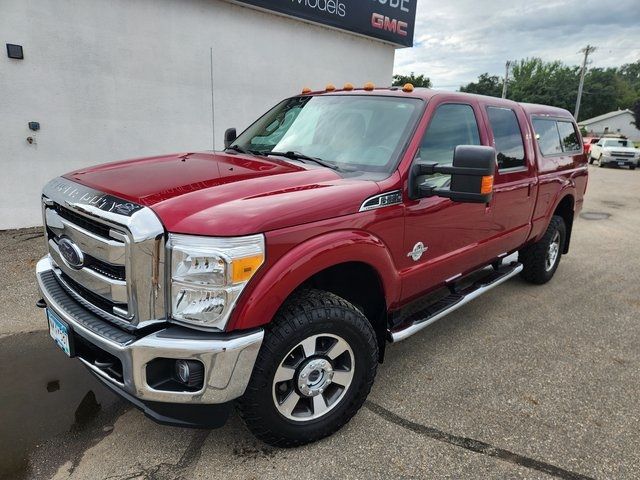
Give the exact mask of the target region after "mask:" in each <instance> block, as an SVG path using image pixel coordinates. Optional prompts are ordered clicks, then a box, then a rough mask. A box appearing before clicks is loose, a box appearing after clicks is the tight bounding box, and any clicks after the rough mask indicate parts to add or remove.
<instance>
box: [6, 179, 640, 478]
mask: <svg viewBox="0 0 640 480" xmlns="http://www.w3.org/2000/svg"><path fill="white" fill-rule="evenodd" d="M590 168H591V174H592V175H591V179H590V183H589V188H588V191H587V197H586V201H585V205H584V209H583V212H584V213H585V214H586V215H583V217H582V218H579V219H578V220H577V222H576V224H575V225H574V236H573V244H572V250H571V253H570V254H569V255H567V256H565V257H563V259H562V262H561V264H560V268H559V270H558V272H557V274H556V277H555V278H554V279H553V281H552V282H551V283H549V284H547V285H545V286H539V287H536V286H531V285H528V284H526V283H525V282H524V281H522V280H520V279H519V278H517V279H514V280H511V281H509V282H507V283H506V284H504V285H502V286H500V287H498V288H496V289H494V290H492V291H491V292H489V293H488V294H487V295H485V296H483V297H481V298H479V299H478V300H476V301H474V302H472V303H471V304H469V305H467V306H465V307H463V308H461V309H460V310H458V311H457V312H455V313H453V314H452V315H450V316H448V317H446V318H445V319H444V320H441V321H440V322H438V323H436V324H434V325H433V326H431V327H430V328H428V329H426V330H424V331H422V332H421V333H419V334H417V335H415V336H413V337H411V338H409V339H408V340H406V341H404V342H401V343H399V344H397V345H393V346H391V347H390V348H389V349H388V350H387V358H386V361H385V363H384V364H383V365H381V367H380V369H379V373H378V377H377V380H376V384H375V386H374V388H373V391H372V392H371V395H370V397H369V401H368V402H367V404H366V406H365V407H364V408H363V409H362V410H361V412H360V413H359V414H358V415H357V416H356V417H355V418H354V419H353V420H352V421H351V423H350V424H349V425H348V426H347V427H346V428H344V429H343V430H342V431H340V432H338V433H337V434H336V435H334V436H333V437H331V438H328V439H325V440H323V441H321V442H318V443H316V444H313V445H308V446H306V447H303V448H298V449H293V450H281V449H275V448H272V447H269V446H267V445H264V444H262V443H260V442H259V441H257V440H255V439H254V438H253V437H252V436H251V435H250V434H249V433H248V431H247V430H246V429H245V428H244V426H243V425H242V423H241V422H240V420H239V418H238V417H237V416H235V415H234V416H232V418H231V420H230V421H229V423H228V424H227V425H226V426H225V427H224V428H221V429H218V430H213V431H204V430H187V429H178V428H171V427H164V426H159V425H156V424H155V423H153V422H152V421H150V420H148V419H146V418H145V417H144V416H143V415H142V414H141V413H140V412H138V411H137V410H136V409H134V408H131V407H129V406H128V405H127V404H126V403H124V402H123V401H121V400H119V399H118V398H116V397H115V396H114V395H113V394H111V393H109V392H107V391H106V390H105V389H104V388H103V387H101V386H100V385H99V383H98V381H97V380H95V379H94V378H93V377H92V376H91V375H90V374H89V373H88V372H86V371H85V370H84V369H83V368H82V367H80V365H79V364H78V363H77V362H76V361H74V360H71V359H67V358H65V357H64V354H63V353H62V352H61V351H59V350H58V349H57V348H56V347H55V346H54V344H53V342H52V341H50V340H49V338H48V332H47V331H46V330H45V328H46V323H45V320H44V314H43V313H42V311H41V310H39V309H37V308H35V306H34V303H35V301H36V300H37V299H38V296H37V292H36V287H35V280H34V272H33V269H34V266H35V262H36V260H37V259H38V258H39V257H40V256H41V255H42V254H43V252H44V242H43V239H42V237H41V235H40V232H39V230H38V229H28V230H19V231H6V232H0V249H1V251H2V255H1V256H0V265H1V266H2V272H3V275H2V279H0V289H1V291H2V294H3V299H4V301H3V308H2V310H1V311H0V378H2V379H3V383H4V385H3V388H2V389H1V390H0V406H1V408H0V425H2V428H1V429H0V432H1V433H0V476H4V477H7V478H58V479H66V478H72V479H96V478H110V479H134V478H136V479H138V478H140V479H143V478H144V479H146V478H148V479H174V478H185V479H186V478H225V479H235V478H238V479H252V478H289V477H296V478H314V479H323V478H367V479H370V478H456V479H459V478H500V479H502V478H554V477H555V478H565V479H571V478H602V479H623V478H628V479H631V478H639V477H640V403H639V398H640V325H639V324H640V261H639V260H638V258H640V171H634V172H632V171H628V170H618V169H600V168H597V167H590ZM592 214H596V215H592Z"/></svg>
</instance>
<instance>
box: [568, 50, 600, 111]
mask: <svg viewBox="0 0 640 480" xmlns="http://www.w3.org/2000/svg"><path fill="white" fill-rule="evenodd" d="M580 51H581V52H582V53H584V61H583V62H582V69H581V70H580V84H579V85H578V98H577V99H576V110H575V113H574V114H573V117H574V118H575V119H576V121H577V120H578V115H579V114H580V101H581V99H582V88H583V87H584V76H585V74H586V73H587V61H588V60H589V54H590V53H593V52H595V51H596V47H594V46H592V45H587V46H586V47H584V48H583V49H582V50H580Z"/></svg>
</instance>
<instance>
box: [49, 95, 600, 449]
mask: <svg viewBox="0 0 640 480" xmlns="http://www.w3.org/2000/svg"><path fill="white" fill-rule="evenodd" d="M225 146H226V149H225V150H224V152H199V153H180V154H175V155H166V156H161V157H153V158H143V159H138V160H131V161H124V162H119V163H112V164H108V165H102V166H96V167H91V168H85V169H82V170H78V171H75V172H72V173H69V174H66V175H64V176H63V177H60V178H57V179H55V180H53V181H51V182H50V183H48V184H47V185H46V186H45V187H44V191H43V195H42V208H43V215H44V225H45V227H44V228H45V235H46V242H47V248H48V252H49V253H48V254H47V255H46V257H44V258H43V259H42V260H40V262H39V263H38V265H37V279H38V283H39V287H40V290H41V292H42V296H43V299H42V300H40V301H39V302H38V304H39V306H41V307H43V308H46V314H47V319H48V323H49V329H50V333H51V336H52V337H53V338H54V340H55V342H56V343H57V344H58V346H59V347H61V348H62V349H63V350H64V352H65V353H66V354H67V355H69V356H73V357H77V358H78V359H79V361H81V362H82V363H83V364H84V365H85V366H86V367H87V368H89V369H90V371H91V372H93V373H94V374H95V375H96V376H97V377H98V378H99V379H101V380H102V381H103V382H104V383H105V384H106V385H107V386H109V387H111V388H112V389H113V390H114V391H116V392H118V393H119V394H120V395H122V396H123V397H125V398H126V399H128V400H129V401H131V402H132V403H133V404H135V405H136V406H137V407H139V408H141V409H142V410H143V411H144V412H145V413H146V414H147V415H148V416H150V417H151V418H153V419H155V420H156V421H159V422H164V423H169V424H175V425H183V426H199V427H214V426H219V425H221V424H223V423H224V422H225V420H226V418H227V415H228V412H229V408H230V405H232V404H235V405H236V406H237V408H238V410H239V412H240V415H241V416H242V417H243V418H244V420H245V421H246V423H247V425H248V427H249V428H250V429H251V431H252V432H253V433H254V434H255V435H256V436H257V437H259V438H261V439H262V440H264V441H266V442H268V443H271V444H273V445H280V446H296V445H301V444H304V443H307V442H311V441H314V440H317V439H319V438H322V437H324V436H326V435H329V434H331V433H332V432H334V431H336V430H337V429H339V428H340V427H341V426H342V425H344V424H345V423H346V422H348V421H349V419H350V418H351V417H352V416H353V415H354V414H355V413H356V411H357V410H358V409H359V408H360V407H361V405H362V404H363V402H364V401H365V398H366V397H367V395H368V393H369V391H370V388H371V386H372V383H373V380H374V377H375V374H376V367H377V364H378V362H380V361H382V359H383V355H384V350H385V346H386V344H387V343H393V342H398V341H400V340H403V339H405V338H407V337H409V336H410V335H412V334H414V333H416V332H418V331H420V330H422V329H423V328H425V327H426V326H428V325H429V324H431V323H432V322H434V321H436V320H438V319H440V318H441V317H443V316H444V315H446V314H447V313H449V312H451V311H453V310H455V309H457V308H459V307H461V306H462V305H464V304H465V303H467V302H468V301H470V300H472V299H473V298H476V297H477V296H479V295H481V294H482V293H484V292H486V291H487V290H489V289H491V288H493V287H495V286H497V285H499V284H500V283H502V282H504V281H506V280H508V279H509V278H511V277H513V276H515V275H517V274H520V275H521V276H522V277H523V278H524V279H526V280H528V281H529V282H532V283H536V284H542V283H545V282H547V281H548V280H550V279H551V277H552V276H553V275H554V273H555V271H556V269H557V268H558V264H559V262H560V258H561V255H562V254H564V253H567V252H568V249H569V243H570V240H571V231H572V226H573V219H574V217H575V215H576V214H577V213H578V211H579V210H580V208H581V206H582V202H583V196H584V193H585V190H586V187H587V159H586V157H585V155H584V153H583V149H582V145H581V140H580V135H579V134H578V129H577V126H576V124H575V122H574V120H573V118H572V116H571V114H570V113H569V112H567V111H565V110H561V109H558V108H552V107H546V106H541V105H525V104H518V103H515V102H512V101H509V100H501V99H498V98H490V97H483V96H475V95H468V94H462V93H450V92H437V91H433V90H426V89H414V88H413V87H412V86H411V85H409V84H407V85H405V87H404V88H395V87H392V88H384V89H374V87H373V86H372V85H366V86H365V88H363V89H355V88H353V86H351V85H346V86H345V88H344V89H341V90H336V89H335V88H333V87H328V88H327V89H326V90H325V91H320V92H311V91H309V90H305V91H304V93H303V94H301V95H298V96H294V97H292V98H288V99H286V100H284V101H282V102H281V103H279V104H278V105H276V106H275V107H274V108H273V109H272V110H270V111H269V112H267V113H266V114H265V115H264V116H263V117H261V118H260V119H258V120H257V121H256V122H255V123H254V124H253V125H251V126H250V127H249V128H248V129H247V130H246V131H244V132H243V133H242V134H241V135H239V136H238V137H237V138H236V133H235V130H233V129H229V130H227V132H226V134H225ZM514 252H518V261H517V262H515V261H514V262H505V261H504V259H505V258H506V257H507V256H509V255H510V254H512V253H514ZM487 315H491V312H490V311H487ZM407 394H409V392H407Z"/></svg>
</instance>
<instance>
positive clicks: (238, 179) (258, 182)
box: [65, 152, 379, 236]
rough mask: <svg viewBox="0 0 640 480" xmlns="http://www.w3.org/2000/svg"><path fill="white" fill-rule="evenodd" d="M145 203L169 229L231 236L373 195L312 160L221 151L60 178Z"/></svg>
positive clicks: (333, 212) (315, 215)
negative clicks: (298, 161) (301, 161)
mask: <svg viewBox="0 0 640 480" xmlns="http://www.w3.org/2000/svg"><path fill="white" fill-rule="evenodd" d="M65 177H66V178H68V179H69V180H73V181H74V182H77V183H81V184H83V185H86V186H88V187H91V188H94V189H96V190H100V191H102V192H104V193H108V194H111V195H114V196H116V197H120V198H122V199H125V200H129V201H131V202H135V203H138V204H141V205H145V206H147V207H150V208H151V209H152V210H153V211H154V212H155V213H156V214H157V215H158V217H160V220H161V221H162V222H163V224H164V226H165V228H166V229H167V230H168V231H169V232H173V233H186V234H195V235H211V236H215V235H218V236H234V235H249V234H253V233H261V232H266V231H269V230H276V229H279V228H284V227H289V226H294V225H299V224H302V223H309V222H316V221H319V220H324V219H327V218H334V217H337V216H341V215H348V214H351V213H355V212H357V211H358V210H359V208H360V206H361V205H362V202H363V201H364V200H365V199H366V198H368V197H370V196H372V195H375V194H376V193H379V187H378V185H377V183H375V182H373V181H367V180H349V179H345V178H342V177H341V176H340V175H339V174H338V173H336V172H334V171H333V170H330V169H328V168H324V167H316V166H315V165H311V164H309V165H302V164H301V165H297V164H293V163H290V162H286V161H283V160H278V159H276V158H273V157H270V158H262V157H254V156H249V155H235V154H226V153H220V152H216V153H213V152H211V153H185V154H174V155H166V156H162V157H149V158H141V159H137V160H129V161H124V162H116V163H110V164H105V165H99V166H96V167H91V168H88V169H82V170H77V171H75V172H71V173H69V174H67V175H65Z"/></svg>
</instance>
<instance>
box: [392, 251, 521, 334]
mask: <svg viewBox="0 0 640 480" xmlns="http://www.w3.org/2000/svg"><path fill="white" fill-rule="evenodd" d="M522 268H523V266H522V264H521V263H517V262H513V263H511V264H509V265H503V266H501V267H499V268H498V269H497V270H494V271H493V272H491V273H489V274H488V275H487V276H486V277H485V278H483V279H481V280H479V281H477V282H475V283H473V284H472V285H471V286H469V287H467V288H465V289H464V290H461V291H459V292H458V291H455V289H453V290H452V293H451V294H450V295H448V296H446V297H444V298H442V299H440V300H438V301H437V302H435V303H433V304H431V305H429V306H428V307H427V308H425V309H424V310H421V311H419V312H417V313H414V314H412V315H411V316H410V317H409V318H407V319H406V320H404V322H402V323H401V325H399V326H398V327H396V328H394V329H393V330H391V331H390V332H389V334H390V337H391V341H392V342H393V343H395V342H399V341H400V340H404V339H405V338H408V337H410V336H411V335H413V334H414V333H417V332H419V331H420V330H422V329H423V328H426V327H428V326H429V325H431V324H432V323H433V322H436V321H438V320H440V319H441V318H442V317H444V316H445V315H447V314H449V313H451V312H453V311H454V310H457V309H458V308H460V307H462V306H463V305H466V304H467V303H469V302H470V301H471V300H474V299H476V298H478V297H479V296H480V295H482V294H483V293H486V292H488V291H489V290H491V289H492V288H494V287H497V286H498V285H500V284H501V283H504V282H506V281H507V280H509V279H510V278H512V277H515V276H516V275H517V274H519V273H520V272H521V271H522Z"/></svg>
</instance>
